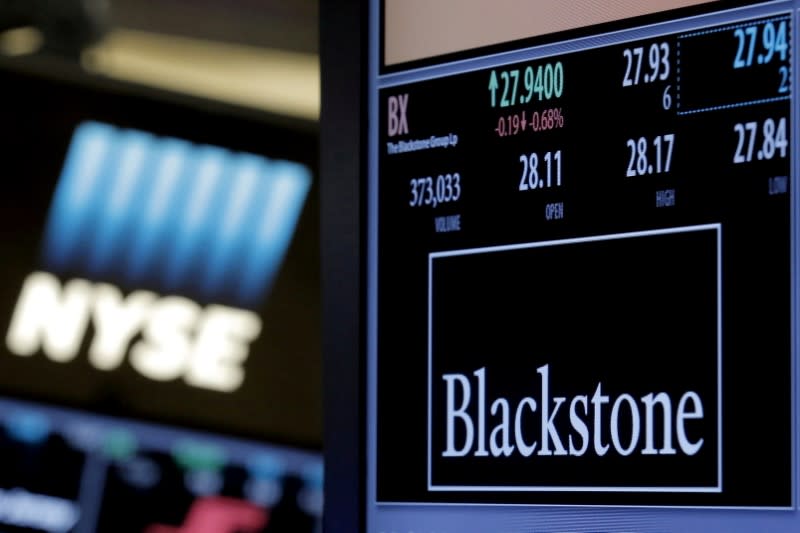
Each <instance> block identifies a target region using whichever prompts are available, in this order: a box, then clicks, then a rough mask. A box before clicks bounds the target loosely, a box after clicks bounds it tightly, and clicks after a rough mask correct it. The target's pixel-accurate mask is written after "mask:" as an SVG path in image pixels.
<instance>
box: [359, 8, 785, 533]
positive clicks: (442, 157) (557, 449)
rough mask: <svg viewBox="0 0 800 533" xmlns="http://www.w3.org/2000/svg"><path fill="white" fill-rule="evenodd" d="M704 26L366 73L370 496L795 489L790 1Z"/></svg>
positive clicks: (534, 498) (741, 494) (691, 504)
mask: <svg viewBox="0 0 800 533" xmlns="http://www.w3.org/2000/svg"><path fill="white" fill-rule="evenodd" d="M776 9H777V8H776ZM742 13H744V12H742ZM663 18H666V17H662V21H663ZM713 20H716V21H717V22H709V21H712V19H711V18H708V17H707V18H702V17H697V18H696V19H687V20H686V21H682V22H681V23H680V24H672V25H670V24H663V25H661V26H659V25H658V24H655V25H653V27H650V28H648V29H647V31H646V35H645V33H643V32H641V31H635V29H631V31H629V32H628V33H625V31H617V32H616V33H614V32H612V33H610V34H609V36H606V37H607V38H605V39H603V38H598V39H593V38H592V37H585V38H577V39H575V40H572V41H570V42H569V43H562V44H559V43H557V39H555V38H554V39H551V40H552V41H553V43H549V42H548V40H547V39H545V40H544V44H541V45H537V46H532V47H531V48H530V49H529V50H530V53H527V52H526V49H524V48H521V49H519V50H511V48H512V47H511V46H507V47H506V51H507V52H508V53H505V52H498V53H497V54H496V55H490V56H486V57H482V58H481V57H467V58H464V59H461V58H455V59H453V61H449V58H446V59H447V60H443V61H442V63H441V65H438V64H436V61H429V62H427V63H425V64H423V65H411V66H410V67H409V68H408V69H407V70H404V68H403V67H402V66H401V67H392V68H391V69H385V71H383V72H381V73H380V74H379V75H378V77H377V104H376V108H377V109H378V110H379V119H378V123H377V126H378V127H377V142H376V143H375V145H374V147H373V150H375V152H374V153H375V156H376V161H377V163H376V170H375V171H374V172H375V175H376V176H377V177H376V181H375V183H376V184H377V185H376V187H375V189H374V191H375V192H374V194H375V196H374V201H375V206H376V208H375V210H374V213H375V215H374V216H375V217H376V218H374V219H373V220H374V221H375V226H374V227H375V228H376V229H375V231H376V234H375V235H376V241H375V242H377V245H376V248H375V250H376V251H375V255H374V264H375V265H377V267H376V274H375V290H376V294H377V296H376V300H375V301H376V304H375V305H376V308H375V309H376V310H377V322H376V332H377V333H376V339H377V340H376V343H377V344H376V352H375V353H376V354H377V355H376V359H375V361H376V362H375V366H374V368H375V370H374V372H375V376H376V383H377V388H376V392H375V400H374V401H375V402H376V403H375V411H374V412H375V415H374V416H375V418H374V419H373V420H371V422H370V423H371V424H373V426H372V427H375V428H376V429H375V442H376V445H375V475H376V478H375V479H376V481H375V483H376V485H375V492H376V498H377V502H378V508H380V506H381V504H388V503H391V504H393V505H395V506H396V505H400V504H408V505H413V504H419V503H425V504H447V503H459V504H501V503H502V504H536V505H552V504H558V505H575V506H593V507H594V506H654V507H665V508H666V507H669V508H723V507H724V508H748V509H762V510H764V509H770V510H776V509H784V510H786V509H792V508H794V506H795V499H794V498H795V496H794V494H795V493H794V492H793V491H794V490H796V488H795V485H796V483H797V475H796V470H795V466H794V464H795V463H794V462H793V461H794V455H795V453H796V448H795V443H794V438H795V437H794V429H793V427H794V419H793V417H794V410H795V406H793V400H792V399H793V398H795V396H794V392H793V368H794V367H793V364H792V354H793V351H792V350H793V348H792V346H793V345H792V342H793V341H792V322H791V319H792V287H793V282H792V270H791V268H792V267H791V265H792V264H793V263H792V258H793V256H792V250H793V246H792V242H791V236H792V235H793V231H792V228H791V224H790V221H791V220H792V211H791V210H792V205H793V201H792V183H793V182H792V179H791V176H792V164H793V163H792V161H793V157H794V148H793V146H795V144H796V141H795V140H794V139H793V135H794V132H795V125H794V123H793V116H794V114H793V112H792V98H793V94H794V90H795V82H796V73H795V67H794V62H793V57H794V50H795V46H794V40H795V38H796V29H795V24H794V20H795V19H794V16H793V14H792V12H790V11H788V8H787V11H785V12H777V13H771V14H769V15H764V16H752V15H750V16H747V15H746V14H745V15H742V14H739V15H735V14H729V15H728V16H727V17H726V18H725V19H724V20H723V17H719V18H717V19H713ZM478 55H479V54H477V53H476V54H473V56H478ZM526 56H527V57H526ZM394 508H396V507H393V509H394ZM415 509H419V508H418V507H417V508H415ZM424 509H429V507H425V508H424ZM420 513H422V511H421V510H420ZM387 516H390V515H389V514H388V511H387ZM419 516H423V515H422V514H420V515H419ZM380 523H382V524H385V523H386V522H380ZM422 523H425V522H422ZM465 525H466V524H465Z"/></svg>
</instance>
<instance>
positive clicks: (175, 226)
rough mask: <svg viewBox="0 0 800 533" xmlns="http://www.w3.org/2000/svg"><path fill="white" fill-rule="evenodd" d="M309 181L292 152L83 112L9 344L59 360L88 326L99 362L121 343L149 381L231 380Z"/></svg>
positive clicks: (239, 378) (93, 359)
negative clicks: (165, 134)
mask: <svg viewBox="0 0 800 533" xmlns="http://www.w3.org/2000/svg"><path fill="white" fill-rule="evenodd" d="M310 184H311V177H310V174H309V171H308V169H307V168H306V167H304V166H303V165H300V164H297V163H292V162H288V161H270V160H267V159H266V158H263V157H260V156H256V155H251V154H243V153H232V152H229V151H227V150H224V149H222V148H217V147H213V146H204V145H203V146H201V145H194V144H191V143H189V142H186V141H182V140H179V139H172V138H158V137H155V136H153V135H150V134H148V133H144V132H140V131H134V130H121V129H117V128H114V127H112V126H108V125H105V124H100V123H96V122H87V123H84V124H82V125H81V126H79V127H78V129H77V130H76V132H75V135H74V137H73V140H72V144H71V145H70V148H69V152H68V154H67V159H66V162H65V164H64V169H63V171H62V174H61V177H60V179H59V182H58V186H57V188H56V191H55V194H54V197H53V201H52V205H51V208H50V213H49V219H48V222H47V226H46V229H45V236H44V245H43V249H42V255H43V267H44V268H43V269H42V271H39V272H33V273H31V274H30V275H29V276H28V278H27V279H26V281H25V282H24V286H23V287H22V290H21V293H20V297H19V300H18V303H17V306H16V308H15V310H14V314H13V317H12V320H11V324H10V325H9V329H8V332H7V335H6V345H7V347H8V348H9V350H10V351H11V352H12V353H14V354H16V355H19V356H32V355H34V354H36V353H39V352H40V351H41V352H43V353H44V355H45V356H46V357H48V358H49V359H50V360H52V361H55V362H59V363H67V362H70V361H72V360H74V359H75V358H76V357H77V355H78V354H79V352H80V348H81V346H82V343H83V341H84V339H85V338H86V337H87V336H88V335H89V332H90V331H93V337H92V340H91V343H90V345H89V354H88V357H89V361H90V363H91V364H92V365H93V366H94V367H95V368H97V369H100V370H104V371H109V370H114V369H116V368H118V367H119V366H120V365H121V364H122V362H123V361H124V358H125V355H126V353H127V354H129V356H130V363H131V366H132V367H133V368H134V369H135V370H136V371H138V372H139V373H140V374H142V375H144V376H146V377H148V378H150V379H154V380H159V381H169V380H174V379H177V378H180V377H183V378H184V380H185V381H186V382H187V383H188V384H189V385H192V386H196V387H201V388H206V389H212V390H217V391H223V392H231V391H233V390H235V389H237V388H238V387H239V386H240V385H241V384H242V382H243V380H244V375H245V372H244V362H245V360H246V359H247V356H248V352H249V346H250V344H251V343H252V342H254V341H255V340H256V339H257V337H258V335H259V333H260V331H261V319H260V317H259V315H258V314H257V313H256V312H255V310H256V309H258V307H259V306H260V305H261V304H262V303H263V302H264V299H265V298H266V296H267V294H268V292H269V290H270V287H271V284H272V282H273V280H274V278H275V276H276V275H277V272H278V269H279V267H280V265H281V263H282V261H283V257H284V255H285V253H286V250H287V249H288V246H289V243H290V241H291V239H292V236H293V234H294V230H295V227H296V224H297V221H298V218H299V216H300V213H301V211H302V207H303V204H304V202H305V198H306V195H307V193H308V190H309V187H310ZM121 287H125V288H126V289H122V288H121ZM90 324H91V326H92V328H91V329H90V328H89V325H90Z"/></svg>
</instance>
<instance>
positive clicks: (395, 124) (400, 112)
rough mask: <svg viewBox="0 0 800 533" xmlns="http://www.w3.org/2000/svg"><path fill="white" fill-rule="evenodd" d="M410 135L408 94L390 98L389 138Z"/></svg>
mask: <svg viewBox="0 0 800 533" xmlns="http://www.w3.org/2000/svg"><path fill="white" fill-rule="evenodd" d="M407 133H408V93H406V94H400V95H398V96H390V97H389V137H394V136H395V135H404V134H407Z"/></svg>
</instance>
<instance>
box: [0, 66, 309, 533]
mask: <svg viewBox="0 0 800 533" xmlns="http://www.w3.org/2000/svg"><path fill="white" fill-rule="evenodd" d="M0 82H1V83H2V85H3V87H4V95H5V96H6V98H5V99H4V103H3V104H2V108H3V116H4V119H5V122H4V123H5V127H4V128H2V131H0V145H2V151H3V168H4V175H5V177H6V179H5V180H4V181H3V185H2V186H0V188H2V193H3V194H2V195H0V197H1V198H2V200H0V202H2V209H1V210H0V228H1V229H0V232H2V239H0V249H2V256H3V258H4V261H3V264H2V266H1V267H0V270H2V274H3V276H2V282H1V283H0V328H2V329H1V330H0V331H2V336H0V451H1V452H2V453H0V530H3V531H37V532H51V533H61V532H63V533H66V532H75V533H94V532H99V533H103V532H129V533H167V532H175V533H178V532H180V533H203V532H208V531H214V532H220V533H242V532H247V533H269V532H283V531H293V532H296V531H308V532H312V531H318V530H319V528H320V527H321V514H322V502H323V498H322V482H323V471H322V457H321V453H320V449H321V444H320V442H321V436H320V434H321V415H320V411H321V399H320V395H321V393H320V390H319V389H320V383H319V381H320V372H321V369H320V367H321V361H320V346H319V343H320V340H319V318H318V313H319V307H320V301H319V300H320V295H319V279H318V278H319V259H318V247H319V237H318V227H317V225H318V218H317V217H318V215H317V205H318V204H317V202H318V201H317V197H316V194H317V185H316V170H317V163H316V160H317V156H316V133H315V132H314V130H313V128H309V127H308V126H307V125H302V124H290V123H288V122H286V121H283V122H281V120H280V119H279V118H276V117H265V116H256V115H257V113H255V112H252V113H248V114H247V115H252V116H247V115H243V114H242V113H243V111H242V110H240V109H239V110H236V109H230V108H225V107H222V106H217V107H215V106H214V105H213V104H211V103H208V102H197V101H191V100H189V99H186V98H176V97H175V95H166V94H158V93H153V92H151V91H146V90H144V89H142V88H135V87H131V86H127V85H121V84H115V83H111V82H102V81H100V80H96V79H89V78H86V77H84V76H80V75H76V74H75V73H72V74H70V75H68V76H65V78H63V79H62V78H57V77H54V76H42V75H39V74H35V73H33V72H27V71H23V70H21V69H10V68H3V70H2V71H0Z"/></svg>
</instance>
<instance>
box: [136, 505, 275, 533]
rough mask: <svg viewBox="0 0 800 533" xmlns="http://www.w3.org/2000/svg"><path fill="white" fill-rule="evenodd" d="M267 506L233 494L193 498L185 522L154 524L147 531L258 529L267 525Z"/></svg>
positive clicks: (243, 532) (239, 532)
mask: <svg viewBox="0 0 800 533" xmlns="http://www.w3.org/2000/svg"><path fill="white" fill-rule="evenodd" d="M268 520H269V515H268V514H267V511H265V510H264V509H262V508H260V507H257V506H255V505H253V504H252V503H248V502H245V501H242V500H237V499H234V498H223V497H211V498H202V499H199V500H197V501H195V502H194V504H192V506H191V508H190V509H189V512H188V513H187V514H186V520H184V522H183V525H181V526H178V527H173V526H165V525H160V524H156V525H152V526H150V527H148V528H147V529H145V533H255V532H257V531H260V530H262V529H263V528H265V527H266V525H267V521H268Z"/></svg>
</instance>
